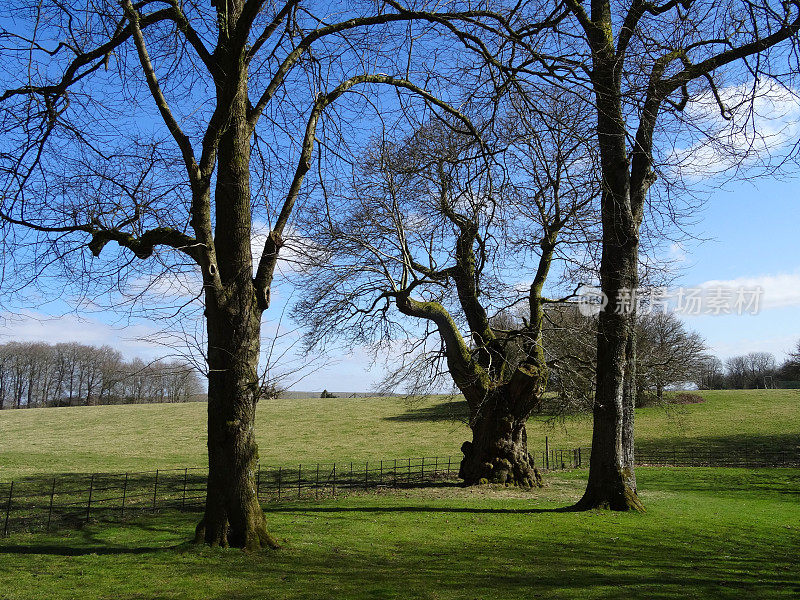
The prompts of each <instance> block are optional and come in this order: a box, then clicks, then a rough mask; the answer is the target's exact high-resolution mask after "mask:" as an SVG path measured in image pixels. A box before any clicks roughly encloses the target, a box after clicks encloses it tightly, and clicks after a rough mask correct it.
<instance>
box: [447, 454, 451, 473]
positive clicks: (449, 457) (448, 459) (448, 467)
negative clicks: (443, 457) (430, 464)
mask: <svg viewBox="0 0 800 600" xmlns="http://www.w3.org/2000/svg"><path fill="white" fill-rule="evenodd" d="M450 459H451V456H450V455H449V454H448V455H447V477H448V479H449V478H450Z"/></svg>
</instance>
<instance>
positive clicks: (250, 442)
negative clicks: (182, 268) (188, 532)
mask: <svg viewBox="0 0 800 600" xmlns="http://www.w3.org/2000/svg"><path fill="white" fill-rule="evenodd" d="M207 322H208V363H209V378H208V484H207V496H206V509H205V514H204V516H203V519H202V520H201V521H200V523H199V524H198V526H197V530H196V534H195V541H196V542H198V543H202V542H205V543H207V544H210V545H212V546H222V547H235V548H244V549H246V550H259V549H261V548H263V547H270V548H277V547H278V543H277V541H276V540H275V539H274V538H273V537H272V536H271V535H270V534H269V532H268V531H267V526H266V521H265V519H264V511H263V510H262V509H261V505H260V504H259V501H258V497H257V494H256V473H257V471H258V446H257V445H256V441H255V435H254V424H255V411H256V402H257V401H258V388H259V382H258V376H257V370H256V369H257V366H258V355H259V347H260V340H259V335H260V311H259V310H258V309H257V308H256V307H255V302H254V301H252V296H251V307H250V309H248V308H247V306H244V307H241V309H240V310H230V309H226V308H224V307H223V308H220V307H216V306H209V307H208V308H207Z"/></svg>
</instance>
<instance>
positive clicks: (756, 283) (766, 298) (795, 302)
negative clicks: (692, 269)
mask: <svg viewBox="0 0 800 600" xmlns="http://www.w3.org/2000/svg"><path fill="white" fill-rule="evenodd" d="M698 287H702V288H705V289H712V288H728V289H739V288H747V289H754V288H761V290H762V294H761V301H760V308H761V310H766V309H770V308H784V307H788V306H800V273H781V274H777V275H756V276H753V277H739V278H737V279H726V280H721V279H713V280H710V281H705V282H703V283H701V284H700V285H699V286H698Z"/></svg>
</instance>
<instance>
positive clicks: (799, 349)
mask: <svg viewBox="0 0 800 600" xmlns="http://www.w3.org/2000/svg"><path fill="white" fill-rule="evenodd" d="M778 375H779V376H780V378H781V379H784V380H787V381H800V340H798V342H797V346H795V349H794V351H793V352H789V356H788V358H787V359H786V360H785V361H783V364H781V366H780V369H779V370H778Z"/></svg>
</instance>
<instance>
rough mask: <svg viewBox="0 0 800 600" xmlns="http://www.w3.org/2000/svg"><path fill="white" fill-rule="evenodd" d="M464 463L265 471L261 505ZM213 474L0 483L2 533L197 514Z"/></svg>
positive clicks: (576, 453) (789, 460)
mask: <svg viewBox="0 0 800 600" xmlns="http://www.w3.org/2000/svg"><path fill="white" fill-rule="evenodd" d="M590 456H591V448H571V449H555V448H553V449H549V450H548V451H547V452H539V453H537V454H536V456H535V457H533V458H534V459H535V463H536V465H537V467H538V468H539V469H542V470H544V471H552V470H563V469H574V468H580V467H584V466H588V464H589V459H590ZM459 462H460V457H453V456H444V457H437V456H434V457H421V458H403V459H389V460H385V459H384V460H375V461H368V462H361V463H356V462H334V463H313V464H298V465H297V466H292V467H275V468H266V467H262V468H259V470H258V473H257V476H256V489H257V494H258V498H259V500H260V501H262V502H280V501H288V500H302V499H319V498H321V497H329V496H335V495H336V494H337V493H342V492H351V491H359V490H371V489H373V490H374V489H380V488H386V489H389V488H408V487H418V486H426V485H436V484H443V483H447V482H449V483H451V484H452V483H453V482H454V481H455V479H456V477H457V474H458V467H459ZM636 462H637V464H640V465H648V466H675V467H692V466H698V467H700V466H702V467H744V468H759V467H800V448H788V449H777V450H776V449H769V448H764V447H753V448H749V447H747V446H744V447H742V448H740V449H739V450H738V451H736V452H732V451H731V450H730V448H711V447H701V448H680V447H673V448H669V449H649V450H645V451H641V452H639V453H638V454H637V456H636ZM206 478H207V469H205V468H185V469H166V470H160V469H157V470H156V471H146V472H137V473H133V472H129V473H94V474H88V475H87V474H74V475H73V474H63V475H57V476H54V477H27V478H24V479H20V480H16V481H12V482H7V483H0V503H2V504H0V511H2V512H0V518H2V522H0V534H2V535H4V536H5V535H8V534H9V533H11V532H14V531H37V530H39V531H40V530H47V531H49V530H51V529H57V528H64V527H80V526H83V525H84V524H86V523H90V522H92V521H112V520H123V519H125V518H127V517H131V516H134V515H136V514H141V513H142V512H148V511H149V512H157V511H159V510H163V509H177V510H192V511H194V510H198V509H200V508H202V506H203V504H204V500H205V489H206Z"/></svg>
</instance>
